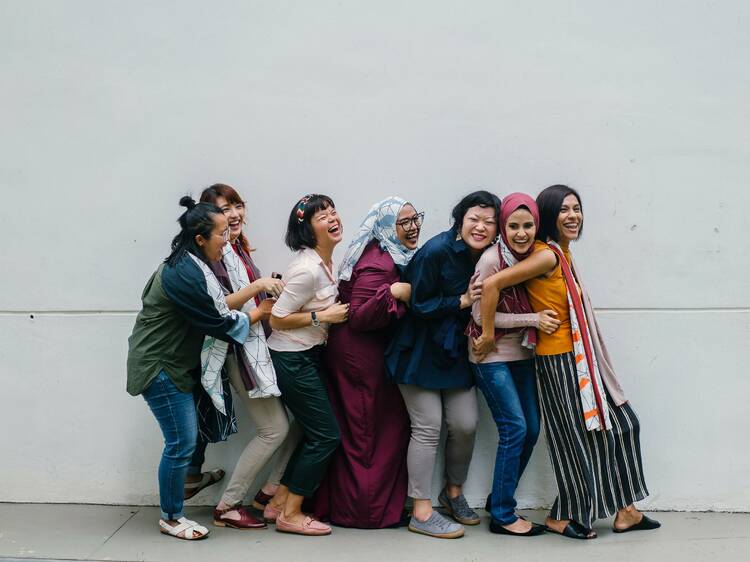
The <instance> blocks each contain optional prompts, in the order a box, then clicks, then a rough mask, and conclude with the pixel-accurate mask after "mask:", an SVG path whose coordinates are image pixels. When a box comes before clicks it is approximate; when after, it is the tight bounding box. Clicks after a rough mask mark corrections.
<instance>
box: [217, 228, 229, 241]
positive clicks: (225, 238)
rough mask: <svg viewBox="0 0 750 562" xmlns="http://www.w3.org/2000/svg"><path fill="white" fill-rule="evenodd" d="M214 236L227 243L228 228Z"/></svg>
mask: <svg viewBox="0 0 750 562" xmlns="http://www.w3.org/2000/svg"><path fill="white" fill-rule="evenodd" d="M214 236H221V238H222V240H224V242H229V227H227V229H226V230H225V231H224V232H222V233H221V234H214Z"/></svg>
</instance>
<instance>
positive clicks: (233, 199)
mask: <svg viewBox="0 0 750 562" xmlns="http://www.w3.org/2000/svg"><path fill="white" fill-rule="evenodd" d="M219 197H223V198H224V199H226V200H227V203H231V204H232V205H245V202H244V201H243V200H242V197H240V194H239V193H237V190H236V189H235V188H233V187H232V186H231V185H227V184H225V183H215V184H213V185H212V186H209V187H207V188H206V189H204V190H203V193H201V197H200V201H201V203H212V204H214V205H216V200H217V199H218V198H219ZM237 241H238V242H239V243H240V245H241V246H242V247H243V248H244V250H245V251H246V252H252V251H253V250H252V249H251V248H250V243H249V242H248V241H247V238H245V233H244V232H240V236H239V238H238V239H237Z"/></svg>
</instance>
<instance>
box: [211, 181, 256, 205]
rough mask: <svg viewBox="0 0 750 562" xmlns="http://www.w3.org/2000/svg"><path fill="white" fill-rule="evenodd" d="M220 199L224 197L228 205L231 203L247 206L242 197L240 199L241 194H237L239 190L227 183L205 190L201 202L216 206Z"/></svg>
mask: <svg viewBox="0 0 750 562" xmlns="http://www.w3.org/2000/svg"><path fill="white" fill-rule="evenodd" d="M219 197H223V198H224V199H226V200H227V203H230V204H232V205H244V204H245V202H244V201H243V200H242V197H240V194H239V193H237V190H236V189H235V188H233V187H232V186H231V185H227V184H225V183H215V184H214V185H212V186H211V187H207V188H206V189H204V190H203V193H201V201H202V202H205V203H213V204H216V200H217V199H218V198H219Z"/></svg>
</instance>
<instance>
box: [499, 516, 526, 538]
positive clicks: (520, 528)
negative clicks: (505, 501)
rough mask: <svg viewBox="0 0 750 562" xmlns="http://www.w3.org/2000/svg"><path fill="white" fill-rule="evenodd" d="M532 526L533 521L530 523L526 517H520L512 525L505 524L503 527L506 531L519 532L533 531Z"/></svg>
mask: <svg viewBox="0 0 750 562" xmlns="http://www.w3.org/2000/svg"><path fill="white" fill-rule="evenodd" d="M532 527H533V524H532V523H529V522H528V521H526V520H525V519H521V518H520V517H519V518H518V519H516V520H515V521H514V522H513V523H511V524H510V525H503V529H505V530H506V531H510V532H511V533H517V534H524V533H528V532H529V531H531V528H532Z"/></svg>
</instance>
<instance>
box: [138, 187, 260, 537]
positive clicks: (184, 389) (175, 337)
mask: <svg viewBox="0 0 750 562" xmlns="http://www.w3.org/2000/svg"><path fill="white" fill-rule="evenodd" d="M180 205H182V206H183V207H186V208H187V210H186V211H185V212H184V213H183V214H182V215H181V216H180V218H179V224H180V233H179V234H177V236H175V237H174V239H173V240H172V252H171V253H170V254H169V256H168V257H167V258H166V259H165V260H164V263H163V264H161V265H160V266H159V267H158V268H157V270H156V271H155V272H154V274H153V275H151V278H150V279H149V280H148V282H147V283H146V287H145V288H144V290H143V295H142V297H141V299H142V301H143V308H142V309H141V311H140V312H139V313H138V316H137V318H136V321H135V326H134V327H133V332H132V334H131V336H130V338H129V339H128V360H127V373H128V377H127V391H128V393H130V394H131V395H133V396H137V395H139V394H140V395H143V398H144V399H145V400H146V403H147V404H148V406H149V408H150V409H151V411H152V412H153V414H154V417H155V418H156V421H157V422H158V423H159V426H160V428H161V431H162V434H163V435H164V450H163V452H162V457H161V462H160V463H159V501H160V505H161V519H160V520H159V527H160V530H161V532H162V533H164V534H166V535H169V536H173V537H176V538H179V539H185V540H196V539H203V538H206V536H208V532H209V531H208V529H207V528H206V527H204V526H202V525H199V524H198V523H196V522H195V521H191V520H189V519H187V518H186V517H185V514H184V513H183V493H184V486H185V476H186V474H187V468H188V465H189V463H190V459H191V457H192V455H193V452H194V451H195V445H196V440H197V437H198V431H197V430H198V424H197V419H196V411H195V404H194V401H193V394H192V391H193V387H194V386H195V385H196V384H198V381H199V380H200V376H201V349H202V347H203V340H204V338H205V336H207V335H209V336H212V337H214V338H217V339H218V340H221V341H222V342H229V343H232V344H237V345H242V344H243V343H244V342H245V340H246V339H247V335H248V332H249V330H250V322H251V319H250V318H249V315H248V314H246V313H244V312H241V311H239V310H231V309H230V307H229V306H227V302H226V299H225V298H224V292H223V291H222V289H221V285H220V283H219V281H218V279H216V276H215V275H214V273H213V272H212V271H211V268H210V267H209V264H211V263H212V262H217V261H219V260H220V259H221V255H222V249H223V248H224V246H225V245H226V243H227V241H228V240H229V226H228V221H227V218H226V217H225V216H224V213H222V212H221V209H219V208H218V207H216V206H215V205H211V204H209V203H200V204H196V203H195V201H194V200H193V199H192V198H190V197H183V198H182V199H180Z"/></svg>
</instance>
